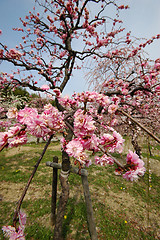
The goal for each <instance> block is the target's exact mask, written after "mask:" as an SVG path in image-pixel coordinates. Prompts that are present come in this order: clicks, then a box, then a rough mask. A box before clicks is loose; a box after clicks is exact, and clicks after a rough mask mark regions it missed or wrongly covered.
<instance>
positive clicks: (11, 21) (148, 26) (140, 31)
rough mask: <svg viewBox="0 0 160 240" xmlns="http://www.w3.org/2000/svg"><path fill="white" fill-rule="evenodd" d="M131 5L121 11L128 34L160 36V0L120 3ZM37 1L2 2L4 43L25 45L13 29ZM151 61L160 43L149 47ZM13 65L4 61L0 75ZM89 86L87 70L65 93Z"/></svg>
mask: <svg viewBox="0 0 160 240" xmlns="http://www.w3.org/2000/svg"><path fill="white" fill-rule="evenodd" d="M123 3H125V4H128V5H129V7H130V8H129V9H128V10H127V11H126V10H124V11H121V13H120V18H121V19H122V20H123V22H124V27H125V28H126V30H127V31H131V33H132V34H131V35H133V36H136V37H139V38H142V37H143V38H147V39H149V38H150V37H152V36H154V35H156V34H158V33H160V0H124V1H123V0H119V5H121V4H123ZM34 4H35V3H34V0H0V29H1V30H2V33H3V34H2V35H1V36H0V41H1V42H3V43H6V44H7V45H8V46H10V47H15V45H16V44H17V43H19V42H21V38H20V36H19V34H18V33H17V32H15V31H13V30H12V27H20V26H21V23H20V21H19V17H22V19H24V17H25V16H26V15H28V12H29V11H30V10H32V9H33V6H34ZM146 51H147V52H148V54H149V57H150V58H151V59H156V58H159V57H160V40H159V41H158V40H156V41H155V42H154V43H153V44H151V45H150V46H148V47H147V48H146ZM10 67H11V66H9V65H6V64H5V63H4V62H2V64H1V65H0V72H1V71H7V70H8V69H9V68H10ZM87 88H88V85H87V83H86V80H85V79H84V74H83V71H80V72H78V73H77V74H76V76H74V77H73V78H72V80H71V81H70V82H69V84H68V85H67V87H66V89H65V91H64V93H65V94H68V95H71V94H72V93H73V92H74V91H75V92H82V91H85V90H87Z"/></svg>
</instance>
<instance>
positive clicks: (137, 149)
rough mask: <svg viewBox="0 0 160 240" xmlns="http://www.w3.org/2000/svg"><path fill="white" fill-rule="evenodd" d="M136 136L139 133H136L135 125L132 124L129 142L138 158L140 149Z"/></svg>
mask: <svg viewBox="0 0 160 240" xmlns="http://www.w3.org/2000/svg"><path fill="white" fill-rule="evenodd" d="M138 134H139V131H138V129H137V127H136V125H135V124H132V134H131V137H132V140H131V142H132V145H133V147H134V150H135V152H136V153H137V155H138V156H139V157H141V147H140V146H139V144H138Z"/></svg>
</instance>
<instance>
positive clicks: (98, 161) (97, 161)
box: [95, 154, 114, 166]
mask: <svg viewBox="0 0 160 240" xmlns="http://www.w3.org/2000/svg"><path fill="white" fill-rule="evenodd" d="M95 164H97V165H98V164H99V165H101V166H105V165H106V164H109V165H113V164H114V160H113V159H112V158H111V157H108V156H107V155H106V154H104V155H103V156H102V157H98V156H96V157H95Z"/></svg>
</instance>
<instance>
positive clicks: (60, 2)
mask: <svg viewBox="0 0 160 240" xmlns="http://www.w3.org/2000/svg"><path fill="white" fill-rule="evenodd" d="M36 3H37V7H38V9H39V10H40V11H39V12H37V11H36V9H35V8H34V9H33V12H29V15H28V16H26V17H25V20H23V19H21V18H20V20H21V22H22V25H23V26H22V27H21V28H16V29H14V30H15V31H19V32H22V33H23V36H22V41H23V44H22V43H20V44H19V45H17V46H16V47H15V48H9V47H7V46H6V45H5V44H3V43H0V46H1V49H0V60H1V59H2V60H3V61H5V62H9V63H12V64H13V65H14V66H15V67H17V70H16V71H13V72H12V74H8V73H3V76H2V78H1V79H0V85H1V87H3V86H4V84H10V85H11V86H13V87H17V86H23V87H28V88H30V89H31V90H34V91H39V92H45V93H46V94H48V95H49V96H50V97H51V96H52V97H53V98H54V97H55V104H56V106H55V107H54V106H52V105H51V104H46V105H45V106H44V108H43V110H42V111H41V113H39V112H38V110H37V109H36V108H31V107H28V106H26V107H25V108H24V109H21V110H19V111H18V110H17V109H10V110H9V111H8V114H7V115H8V118H10V119H14V126H12V127H11V128H9V129H8V130H6V131H4V132H1V133H0V149H1V150H2V149H3V148H4V147H13V146H18V145H21V144H25V143H26V142H27V133H29V134H31V135H33V136H36V137H38V138H39V137H43V138H46V139H48V138H49V141H48V144H49V142H50V140H51V138H52V137H53V135H55V134H56V133H62V134H63V138H62V139H61V144H62V169H61V173H60V181H61V185H62V194H61V198H60V204H59V209H58V213H57V219H56V223H55V230H54V239H57V240H60V239H62V222H63V218H64V213H65V207H66V204H67V200H68V196H69V186H68V175H69V171H70V168H71V157H72V158H74V160H75V161H74V163H75V164H78V167H79V174H80V173H81V169H82V168H83V167H86V166H89V165H90V164H91V163H92V162H91V156H94V160H93V162H95V163H96V164H100V165H101V166H105V165H106V164H110V165H113V164H114V163H115V164H116V165H117V169H116V174H119V175H122V176H123V178H125V179H127V180H131V181H133V180H136V179H137V178H138V176H142V175H143V174H144V172H145V168H144V163H143V161H142V160H141V159H140V158H139V157H138V156H137V155H136V154H135V153H133V152H131V151H130V152H129V154H128V155H127V160H126V161H127V162H126V165H124V166H123V164H122V163H120V162H118V161H117V160H116V159H115V158H113V157H112V155H111V154H112V153H113V152H115V151H117V152H119V153H121V152H122V151H123V142H124V140H123V138H122V137H121V135H120V134H119V133H118V132H117V131H116V130H115V129H114V128H113V127H112V124H113V121H115V119H116V114H117V110H118V109H119V103H121V102H122V101H120V97H119V96H118V97H112V98H110V95H109V94H108V95H109V96H107V94H103V93H99V92H94V91H92V92H89V91H88V92H84V93H81V94H80V93H77V94H76V93H75V94H74V95H73V96H72V97H71V98H69V97H62V95H61V93H62V92H63V90H64V88H65V86H66V85H67V83H68V81H69V80H70V79H71V76H72V74H73V73H74V71H75V70H76V69H78V68H80V67H81V62H84V61H85V60H86V59H88V58H92V59H93V60H94V61H95V64H96V63H97V62H98V61H99V59H103V58H104V59H108V61H109V62H110V63H112V67H113V68H114V69H115V70H114V71H116V68H115V66H119V65H120V66H121V64H122V69H123V63H124V62H125V61H128V62H129V61H130V60H132V59H133V57H134V56H136V55H137V54H138V53H139V51H140V49H139V48H138V49H137V48H131V50H128V51H129V53H127V56H126V55H125V49H124V48H122V47H124V46H125V45H126V44H127V46H128V44H130V42H131V40H130V35H129V34H125V33H124V36H122V35H123V32H124V28H122V27H121V24H122V22H121V20H120V19H119V12H120V10H123V9H127V8H128V6H124V5H120V6H119V5H118V1H116V0H113V1H107V0H84V1H80V0H54V1H52V0H42V1H39V0H36ZM110 7H111V9H115V11H116V14H115V17H114V18H111V17H110V16H105V11H106V9H108V8H110ZM90 8H93V9H94V11H93V12H94V13H95V12H96V13H95V14H94V15H93V14H90V12H89V10H88V9H90ZM106 19H107V24H106ZM108 21H110V24H109V26H110V30H109V29H108V30H106V26H107V25H108ZM157 38H159V37H158V36H157ZM124 39H125V41H124ZM115 46H118V47H117V48H115ZM122 49H123V50H122ZM118 63H119V65H118ZM120 66H119V68H120ZM135 67H136V64H135ZM124 71H125V70H124ZM155 71H156V69H155ZM35 73H37V75H38V76H39V79H38V77H37V75H36V74H35ZM34 75H35V76H34ZM22 76H23V77H22ZM35 79H36V80H35ZM114 81H115V82H116V81H117V86H118V85H119V86H121V84H122V85H123V84H124V83H123V80H122V82H120V79H119V77H117V76H116V75H115V80H114ZM105 84H106V85H105V87H107V83H105ZM123 88H124V90H123V92H122V95H123V97H124V98H125V97H126V91H127V89H126V86H125V87H123ZM137 91H138V90H137ZM106 112H108V114H109V116H110V117H109V119H108V118H106V114H105V113H106ZM15 122H16V124H15ZM43 153H44V151H43ZM40 160H41V159H40ZM40 160H39V162H40ZM39 162H38V164H39ZM38 164H37V165H36V168H37V167H38ZM35 171H36V170H35ZM22 200H23V198H22ZM19 209H20V205H19V206H18V210H17V211H16V213H15V216H14V227H15V224H16V221H17V216H18V212H19Z"/></svg>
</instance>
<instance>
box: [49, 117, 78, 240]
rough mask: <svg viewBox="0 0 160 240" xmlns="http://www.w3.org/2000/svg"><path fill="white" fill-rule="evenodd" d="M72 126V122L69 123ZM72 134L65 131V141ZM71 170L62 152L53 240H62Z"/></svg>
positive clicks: (66, 157)
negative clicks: (59, 192) (60, 189)
mask: <svg viewBox="0 0 160 240" xmlns="http://www.w3.org/2000/svg"><path fill="white" fill-rule="evenodd" d="M70 124H71V125H72V122H71V123H70ZM72 136H73V132H72V131H71V130H69V129H68V130H67V134H66V135H65V139H66V141H70V140H71V139H72ZM70 169H71V165H70V158H69V156H68V154H67V153H66V152H65V151H62V170H61V172H60V176H59V178H60V183H61V188H62V192H61V196H60V199H59V207H58V211H57V217H56V223H55V229H54V235H53V240H62V239H63V237H62V225H63V220H64V215H65V210H66V205H67V202H68V198H69V184H68V176H69V172H70Z"/></svg>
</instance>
